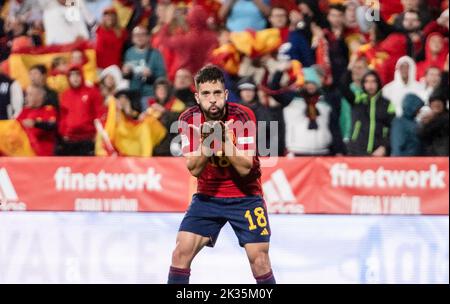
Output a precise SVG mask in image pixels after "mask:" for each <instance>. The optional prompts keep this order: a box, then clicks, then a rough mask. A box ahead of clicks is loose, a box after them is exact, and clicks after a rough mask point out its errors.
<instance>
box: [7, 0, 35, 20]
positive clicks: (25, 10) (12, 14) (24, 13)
mask: <svg viewBox="0 0 450 304" xmlns="http://www.w3.org/2000/svg"><path fill="white" fill-rule="evenodd" d="M8 18H18V19H20V20H22V21H23V22H25V23H32V22H34V21H40V20H42V12H41V11H40V10H39V7H38V6H36V1H35V0H10V1H9V12H8Z"/></svg>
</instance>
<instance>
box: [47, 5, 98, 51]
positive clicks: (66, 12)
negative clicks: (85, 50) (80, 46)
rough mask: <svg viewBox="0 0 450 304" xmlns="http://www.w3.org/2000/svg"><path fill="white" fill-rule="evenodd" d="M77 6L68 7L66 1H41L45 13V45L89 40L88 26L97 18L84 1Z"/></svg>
mask: <svg viewBox="0 0 450 304" xmlns="http://www.w3.org/2000/svg"><path fill="white" fill-rule="evenodd" d="M76 3H77V5H66V0H39V4H40V6H41V9H42V11H43V23H44V28H45V44H46V45H50V44H66V43H71V42H74V41H75V40H77V39H80V38H81V39H89V30H88V26H89V27H92V26H93V25H94V23H95V18H94V16H92V14H91V13H90V12H89V11H88V9H87V8H86V4H85V1H84V0H77V1H76Z"/></svg>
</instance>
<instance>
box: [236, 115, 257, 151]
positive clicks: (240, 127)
mask: <svg viewBox="0 0 450 304" xmlns="http://www.w3.org/2000/svg"><path fill="white" fill-rule="evenodd" d="M242 111H243V113H242V115H237V116H236V118H237V123H236V126H235V135H236V147H237V148H238V149H239V150H241V151H256V148H257V145H256V138H257V125H256V117H255V114H254V113H253V111H252V110H251V109H249V108H242Z"/></svg>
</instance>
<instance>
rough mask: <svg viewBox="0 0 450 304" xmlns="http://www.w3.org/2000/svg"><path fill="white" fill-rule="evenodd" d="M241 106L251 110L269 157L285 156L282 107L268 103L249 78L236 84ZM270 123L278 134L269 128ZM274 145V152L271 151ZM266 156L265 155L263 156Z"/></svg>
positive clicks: (268, 98) (267, 97)
mask: <svg viewBox="0 0 450 304" xmlns="http://www.w3.org/2000/svg"><path fill="white" fill-rule="evenodd" d="M237 88H238V92H239V96H240V102H241V104H243V105H245V106H247V107H249V108H250V109H252V111H253V113H255V117H256V121H257V122H258V124H259V125H258V134H259V136H263V134H265V137H260V139H261V138H262V139H264V140H265V142H264V143H263V145H262V146H263V147H264V148H266V149H268V150H270V152H271V156H283V155H284V154H285V148H286V147H285V146H286V145H285V138H284V134H285V124H284V118H283V107H282V105H280V104H279V103H277V102H275V103H274V102H270V101H271V99H270V97H269V96H267V95H266V94H264V93H263V92H261V91H259V90H258V88H257V86H256V84H255V82H254V81H253V79H252V78H251V77H244V78H242V79H241V80H240V81H239V82H238V83H237ZM261 122H262V123H265V125H264V124H260V123H261ZM271 122H272V123H277V125H278V126H277V127H278V129H277V130H278V132H276V133H275V132H274V130H273V129H272V128H271ZM275 144H276V148H277V149H276V150H272V149H271V147H274V146H275ZM260 152H261V151H260ZM264 156H267V155H264Z"/></svg>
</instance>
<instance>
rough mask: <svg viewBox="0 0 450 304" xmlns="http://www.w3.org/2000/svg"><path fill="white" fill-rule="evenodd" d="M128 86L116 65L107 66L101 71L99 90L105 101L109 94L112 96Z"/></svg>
mask: <svg viewBox="0 0 450 304" xmlns="http://www.w3.org/2000/svg"><path fill="white" fill-rule="evenodd" d="M128 88H129V81H128V80H126V79H123V76H122V72H121V71H120V68H119V67H118V66H117V65H112V66H109V67H107V68H106V69H104V70H103V71H102V72H101V74H100V91H101V93H102V95H103V97H104V100H105V102H106V101H107V99H108V97H109V96H114V95H115V94H116V93H117V92H118V91H120V90H124V89H128ZM139 108H140V107H139Z"/></svg>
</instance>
